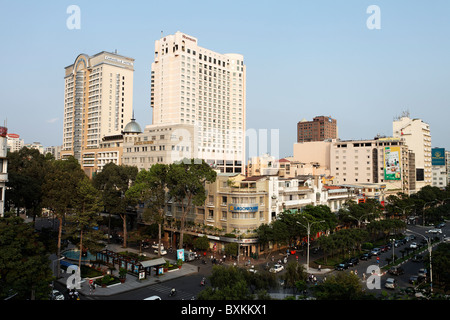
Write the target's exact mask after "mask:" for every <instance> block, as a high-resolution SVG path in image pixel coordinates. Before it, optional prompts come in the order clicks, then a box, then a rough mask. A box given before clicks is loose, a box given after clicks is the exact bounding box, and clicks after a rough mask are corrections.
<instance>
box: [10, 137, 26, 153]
mask: <svg viewBox="0 0 450 320" xmlns="http://www.w3.org/2000/svg"><path fill="white" fill-rule="evenodd" d="M7 144H8V149H9V152H16V151H19V150H20V149H22V148H23V147H24V146H25V141H24V140H23V139H20V136H19V135H18V134H15V133H8V134H7Z"/></svg>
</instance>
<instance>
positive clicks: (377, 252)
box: [370, 248, 381, 256]
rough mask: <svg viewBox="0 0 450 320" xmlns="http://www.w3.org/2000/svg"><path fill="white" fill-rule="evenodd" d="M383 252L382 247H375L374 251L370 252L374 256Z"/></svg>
mask: <svg viewBox="0 0 450 320" xmlns="http://www.w3.org/2000/svg"><path fill="white" fill-rule="evenodd" d="M380 253H381V249H380V248H373V249H372V251H371V252H370V254H371V255H372V256H378V255H379V254H380Z"/></svg>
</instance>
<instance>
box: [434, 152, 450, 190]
mask: <svg viewBox="0 0 450 320" xmlns="http://www.w3.org/2000/svg"><path fill="white" fill-rule="evenodd" d="M446 161H447V157H446V151H445V149H444V148H433V149H431V166H432V175H433V179H432V182H431V185H432V186H433V187H438V188H441V189H442V188H445V187H446V186H447V184H448V178H447V163H446Z"/></svg>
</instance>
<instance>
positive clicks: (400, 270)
mask: <svg viewBox="0 0 450 320" xmlns="http://www.w3.org/2000/svg"><path fill="white" fill-rule="evenodd" d="M388 272H389V273H390V274H392V275H394V276H399V275H401V274H404V273H405V270H403V268H402V267H392V268H390V269H389V271H388Z"/></svg>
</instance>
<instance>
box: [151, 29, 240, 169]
mask: <svg viewBox="0 0 450 320" xmlns="http://www.w3.org/2000/svg"><path fill="white" fill-rule="evenodd" d="M245 80H246V66H245V65H244V57H243V56H242V55H240V54H220V53H217V52H214V51H212V50H209V49H205V48H203V47H200V46H199V45H198V40H197V39H196V38H195V37H192V36H189V35H187V34H184V33H181V32H179V31H178V32H176V33H175V34H173V35H168V36H164V37H162V38H161V39H159V40H157V41H155V56H154V62H153V63H152V70H151V107H152V108H153V122H152V124H153V125H160V124H191V125H194V126H195V137H194V140H195V141H196V143H195V145H196V149H197V150H196V152H197V155H198V157H199V158H201V159H204V160H205V161H206V162H208V163H209V164H211V165H215V166H216V167H217V168H218V169H219V170H220V171H221V172H228V173H234V172H236V173H243V172H244V163H245V121H246V119H245V117H246V116H245V111H246V102H245V101H246V82H245Z"/></svg>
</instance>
